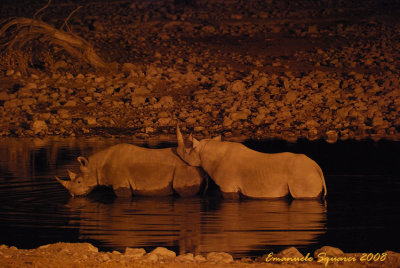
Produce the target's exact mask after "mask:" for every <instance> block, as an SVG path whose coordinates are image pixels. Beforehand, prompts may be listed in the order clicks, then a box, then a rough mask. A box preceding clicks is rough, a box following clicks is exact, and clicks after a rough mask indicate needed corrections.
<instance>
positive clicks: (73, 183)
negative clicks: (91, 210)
mask: <svg viewBox="0 0 400 268" xmlns="http://www.w3.org/2000/svg"><path fill="white" fill-rule="evenodd" d="M78 162H79V163H80V164H81V166H80V171H81V172H80V173H78V174H76V173H74V172H72V171H70V170H68V175H69V180H62V179H60V178H58V177H56V179H57V181H58V182H60V183H61V184H62V185H63V186H64V187H65V188H66V189H67V190H68V192H69V193H70V194H71V196H72V197H74V196H82V195H87V194H89V193H90V192H91V191H92V190H93V189H94V187H96V185H97V180H96V178H95V177H94V174H91V172H90V169H89V161H88V160H87V159H86V158H85V157H83V156H79V157H78Z"/></svg>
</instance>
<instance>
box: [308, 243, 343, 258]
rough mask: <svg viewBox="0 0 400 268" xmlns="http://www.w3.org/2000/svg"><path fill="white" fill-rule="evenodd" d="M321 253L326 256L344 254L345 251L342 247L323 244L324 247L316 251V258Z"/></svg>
mask: <svg viewBox="0 0 400 268" xmlns="http://www.w3.org/2000/svg"><path fill="white" fill-rule="evenodd" d="M320 254H323V256H324V257H340V256H344V252H343V251H342V250H341V249H339V248H335V247H330V246H323V247H322V248H320V249H317V250H316V251H314V258H315V259H318V255H320ZM320 256H321V255H320Z"/></svg>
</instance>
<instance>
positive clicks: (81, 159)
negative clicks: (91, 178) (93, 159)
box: [78, 156, 89, 172]
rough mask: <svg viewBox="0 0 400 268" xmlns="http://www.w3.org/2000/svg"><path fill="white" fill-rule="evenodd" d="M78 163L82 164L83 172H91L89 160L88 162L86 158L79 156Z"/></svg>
mask: <svg viewBox="0 0 400 268" xmlns="http://www.w3.org/2000/svg"><path fill="white" fill-rule="evenodd" d="M78 162H79V163H81V166H80V169H81V171H82V172H87V171H88V170H89V168H88V165H89V160H87V159H86V158H85V157H83V156H79V157H78Z"/></svg>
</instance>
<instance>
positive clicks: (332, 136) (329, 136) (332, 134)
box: [325, 130, 339, 143]
mask: <svg viewBox="0 0 400 268" xmlns="http://www.w3.org/2000/svg"><path fill="white" fill-rule="evenodd" d="M325 135H326V141H327V142H328V143H335V142H336V141H337V140H338V137H339V135H338V132H337V131H336V130H328V131H327V132H326V133H325Z"/></svg>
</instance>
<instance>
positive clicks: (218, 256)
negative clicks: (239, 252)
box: [206, 252, 233, 263]
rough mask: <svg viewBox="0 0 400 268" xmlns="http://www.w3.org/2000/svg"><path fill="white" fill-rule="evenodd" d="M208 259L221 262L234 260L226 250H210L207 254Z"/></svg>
mask: <svg viewBox="0 0 400 268" xmlns="http://www.w3.org/2000/svg"><path fill="white" fill-rule="evenodd" d="M206 258H207V261H213V262H219V263H231V262H233V257H232V255H230V254H228V253H225V252H210V253H208V254H207V257H206Z"/></svg>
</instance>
